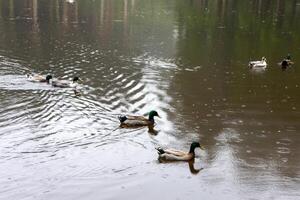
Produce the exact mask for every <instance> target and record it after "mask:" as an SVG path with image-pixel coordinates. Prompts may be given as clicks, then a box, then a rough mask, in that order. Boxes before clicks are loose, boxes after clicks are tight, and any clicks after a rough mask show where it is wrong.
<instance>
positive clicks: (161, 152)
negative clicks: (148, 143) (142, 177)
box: [156, 142, 203, 161]
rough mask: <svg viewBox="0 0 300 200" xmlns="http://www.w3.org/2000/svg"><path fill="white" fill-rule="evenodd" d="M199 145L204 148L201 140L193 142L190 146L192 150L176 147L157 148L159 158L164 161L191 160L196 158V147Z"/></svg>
mask: <svg viewBox="0 0 300 200" xmlns="http://www.w3.org/2000/svg"><path fill="white" fill-rule="evenodd" d="M197 147H199V148H200V149H202V150H203V147H202V146H201V145H200V143H199V142H193V143H192V144H191V146H190V151H189V152H185V151H181V150H176V149H162V148H161V147H158V148H156V150H157V153H158V159H159V160H163V161H190V160H192V159H194V158H195V148H197Z"/></svg>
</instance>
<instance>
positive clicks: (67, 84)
mask: <svg viewBox="0 0 300 200" xmlns="http://www.w3.org/2000/svg"><path fill="white" fill-rule="evenodd" d="M79 81H81V79H80V78H79V77H78V76H75V77H74V78H73V80H72V81H68V80H59V79H51V80H50V81H49V84H51V85H52V86H53V87H59V88H74V87H76V85H77V83H78V82H79Z"/></svg>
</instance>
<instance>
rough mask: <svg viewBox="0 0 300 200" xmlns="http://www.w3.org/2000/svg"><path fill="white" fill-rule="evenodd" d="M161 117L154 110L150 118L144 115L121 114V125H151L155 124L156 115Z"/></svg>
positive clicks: (150, 113)
mask: <svg viewBox="0 0 300 200" xmlns="http://www.w3.org/2000/svg"><path fill="white" fill-rule="evenodd" d="M155 116H156V117H159V115H158V113H157V112H156V111H154V110H152V111H151V112H149V118H148V119H147V118H145V117H144V116H129V115H122V116H119V117H118V118H119V120H120V123H121V124H120V126H121V127H139V126H151V125H154V117H155Z"/></svg>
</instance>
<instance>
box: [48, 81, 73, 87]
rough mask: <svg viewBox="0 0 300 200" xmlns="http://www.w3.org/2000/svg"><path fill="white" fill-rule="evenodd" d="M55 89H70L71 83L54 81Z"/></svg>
mask: <svg viewBox="0 0 300 200" xmlns="http://www.w3.org/2000/svg"><path fill="white" fill-rule="evenodd" d="M52 86H53V87H60V88H68V87H70V81H66V80H54V81H52Z"/></svg>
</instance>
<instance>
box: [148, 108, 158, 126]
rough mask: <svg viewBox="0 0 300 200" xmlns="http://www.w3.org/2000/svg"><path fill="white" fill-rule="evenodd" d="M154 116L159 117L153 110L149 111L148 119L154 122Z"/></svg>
mask: <svg viewBox="0 0 300 200" xmlns="http://www.w3.org/2000/svg"><path fill="white" fill-rule="evenodd" d="M154 117H160V116H159V115H158V113H157V112H156V111H155V110H152V111H150V112H149V121H151V122H153V123H154Z"/></svg>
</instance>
